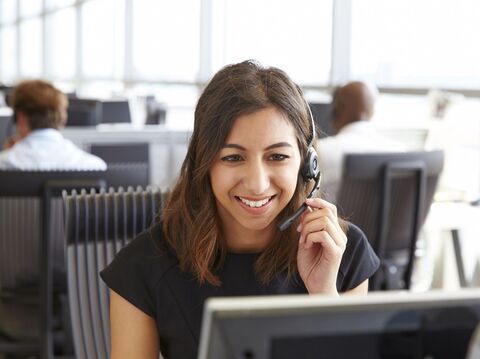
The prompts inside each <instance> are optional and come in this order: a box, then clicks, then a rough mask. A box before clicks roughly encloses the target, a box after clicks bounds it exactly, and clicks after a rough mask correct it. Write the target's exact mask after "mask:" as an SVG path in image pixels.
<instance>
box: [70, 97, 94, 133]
mask: <svg viewBox="0 0 480 359" xmlns="http://www.w3.org/2000/svg"><path fill="white" fill-rule="evenodd" d="M68 101H69V104H68V110H67V111H68V117H67V126H72V127H73V126H82V127H83V126H96V125H98V124H99V123H100V118H101V115H102V108H101V103H100V101H98V100H93V99H80V98H74V97H70V98H69V100H68Z"/></svg>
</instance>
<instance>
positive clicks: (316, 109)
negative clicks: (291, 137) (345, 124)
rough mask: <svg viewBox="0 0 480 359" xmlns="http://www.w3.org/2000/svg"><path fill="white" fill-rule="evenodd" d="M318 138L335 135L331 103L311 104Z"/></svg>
mask: <svg viewBox="0 0 480 359" xmlns="http://www.w3.org/2000/svg"><path fill="white" fill-rule="evenodd" d="M309 106H310V110H312V115H313V120H314V121H315V127H316V128H317V136H318V138H324V137H328V136H332V135H334V133H333V129H332V104H331V103H330V102H310V103H309Z"/></svg>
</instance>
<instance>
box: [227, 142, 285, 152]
mask: <svg viewBox="0 0 480 359" xmlns="http://www.w3.org/2000/svg"><path fill="white" fill-rule="evenodd" d="M278 147H293V146H292V145H291V144H290V143H288V142H278V143H274V144H273V145H270V146H267V147H266V148H265V149H264V151H268V150H271V149H273V148H278ZM222 148H237V149H239V150H242V151H246V150H247V149H246V148H245V147H243V146H241V145H239V144H236V143H225V144H224V145H223V146H222Z"/></svg>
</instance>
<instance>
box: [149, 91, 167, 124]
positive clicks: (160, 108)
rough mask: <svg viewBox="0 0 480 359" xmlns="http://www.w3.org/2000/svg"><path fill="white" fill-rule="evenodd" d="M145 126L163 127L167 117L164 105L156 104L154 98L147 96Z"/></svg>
mask: <svg viewBox="0 0 480 359" xmlns="http://www.w3.org/2000/svg"><path fill="white" fill-rule="evenodd" d="M145 107H146V119H145V124H146V125H163V124H165V120H166V117H167V109H166V108H165V104H163V103H161V102H157V100H156V99H155V97H153V96H147V98H146V102H145Z"/></svg>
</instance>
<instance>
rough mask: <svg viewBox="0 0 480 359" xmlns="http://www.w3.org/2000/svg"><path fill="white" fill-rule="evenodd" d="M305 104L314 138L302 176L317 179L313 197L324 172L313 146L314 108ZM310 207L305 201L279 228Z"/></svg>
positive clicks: (311, 193)
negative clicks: (320, 167)
mask: <svg viewBox="0 0 480 359" xmlns="http://www.w3.org/2000/svg"><path fill="white" fill-rule="evenodd" d="M305 104H306V106H307V109H308V113H309V115H310V120H311V123H312V138H311V140H310V142H309V143H308V149H307V155H306V156H305V161H304V162H303V166H302V171H301V174H302V178H303V180H304V181H305V182H309V181H311V180H315V185H314V186H313V189H312V190H311V191H310V193H309V194H308V196H307V198H312V197H313V196H315V194H316V193H317V191H318V189H319V188H320V182H321V180H322V174H321V173H320V170H319V168H318V155H317V151H315V148H314V147H313V140H314V139H315V122H314V121H313V116H312V110H310V106H309V105H308V103H307V102H306V101H305ZM307 208H308V206H307V204H306V203H303V204H302V206H301V207H300V208H299V209H297V210H296V211H295V213H293V214H292V215H291V216H290V217H288V218H287V219H285V220H284V221H283V222H281V223H280V224H278V229H280V230H281V231H284V230H285V229H287V228H288V227H290V225H291V224H292V223H293V222H295V221H296V220H297V218H298V217H300V215H301V214H302V213H303V212H304V211H305V210H306V209H307Z"/></svg>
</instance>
